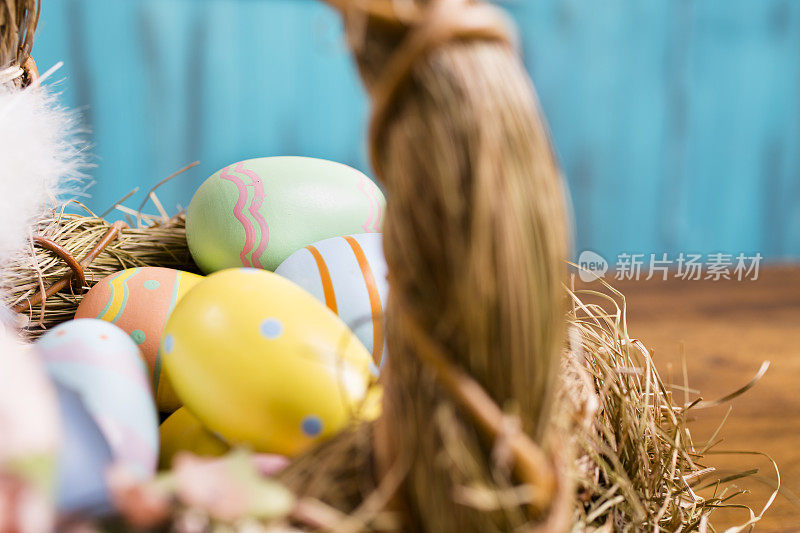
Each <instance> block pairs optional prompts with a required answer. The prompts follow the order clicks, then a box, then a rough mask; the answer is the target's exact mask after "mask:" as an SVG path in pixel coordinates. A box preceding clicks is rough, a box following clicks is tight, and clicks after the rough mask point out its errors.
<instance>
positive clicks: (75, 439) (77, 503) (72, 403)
mask: <svg viewBox="0 0 800 533" xmlns="http://www.w3.org/2000/svg"><path fill="white" fill-rule="evenodd" d="M55 385H56V390H57V393H58V405H59V408H60V411H61V433H62V435H63V437H62V443H61V451H60V453H59V455H58V468H57V471H58V475H57V483H56V501H57V505H58V509H59V511H60V512H62V513H66V514H83V515H86V514H92V515H98V514H104V513H106V512H108V511H110V510H111V501H110V498H109V493H108V486H107V484H106V478H105V472H106V469H107V468H108V467H109V466H111V461H112V456H111V448H109V446H108V443H107V442H106V439H105V437H104V436H103V433H102V432H101V431H100V428H98V427H97V424H96V423H95V421H94V419H93V418H92V416H91V415H90V414H89V412H88V411H87V410H86V406H85V405H84V404H83V400H81V397H80V396H79V395H78V393H76V392H73V391H72V390H70V389H69V388H67V387H65V386H64V385H61V384H59V383H56V384H55Z"/></svg>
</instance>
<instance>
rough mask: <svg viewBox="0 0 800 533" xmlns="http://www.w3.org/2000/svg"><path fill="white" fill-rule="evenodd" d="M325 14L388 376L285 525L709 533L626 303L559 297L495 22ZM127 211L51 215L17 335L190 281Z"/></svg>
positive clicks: (299, 488) (179, 234) (19, 282)
mask: <svg viewBox="0 0 800 533" xmlns="http://www.w3.org/2000/svg"><path fill="white" fill-rule="evenodd" d="M329 3H331V4H333V5H334V7H337V8H338V9H340V10H341V11H342V14H343V16H344V19H345V25H346V29H347V35H348V39H349V43H350V45H351V47H352V48H353V51H354V54H355V58H356V60H357V62H358V66H359V69H360V71H361V74H362V77H363V79H364V82H365V85H366V87H367V90H368V91H369V94H370V97H371V100H372V103H373V115H372V123H371V127H370V153H371V156H372V163H373V168H374V169H375V172H376V175H377V177H378V178H379V180H380V181H381V183H382V185H383V186H384V188H385V191H386V193H387V198H388V204H387V216H386V220H385V226H384V248H385V254H386V258H387V264H388V269H389V283H390V298H389V304H388V306H387V309H386V316H385V321H386V329H387V347H388V353H390V354H391V357H390V358H389V360H388V363H387V366H386V368H385V370H384V371H383V373H382V376H381V381H382V384H383V388H384V400H383V411H382V415H381V416H380V417H379V419H378V420H377V421H375V422H372V423H364V424H360V425H357V426H355V427H352V428H350V429H348V430H347V431H345V432H344V433H342V434H340V435H338V436H336V437H334V438H332V439H331V440H329V441H328V442H326V443H324V444H322V445H321V446H319V447H318V448H316V449H313V450H311V451H310V452H308V453H306V454H305V455H303V456H301V457H299V458H297V459H295V460H294V462H293V463H292V465H290V466H289V467H288V468H287V469H286V470H285V471H284V472H282V473H281V474H280V475H279V479H280V480H281V481H282V482H283V483H285V484H286V485H287V486H288V487H289V488H290V489H292V490H293V491H294V493H295V495H296V496H297V502H298V505H297V506H296V509H295V510H294V511H293V512H292V514H291V515H290V516H287V517H284V518H283V519H282V522H281V524H282V526H286V527H291V528H296V529H303V530H306V529H314V530H317V529H319V530H329V531H364V530H379V531H396V530H400V531H437V532H438V531H454V532H456V531H459V532H461V531H480V532H488V531H512V530H534V531H567V530H572V531H660V530H664V531H693V530H697V531H707V530H708V531H710V530H713V528H712V527H711V524H710V517H711V514H712V512H713V511H715V510H716V509H718V508H720V507H725V506H727V505H731V504H730V498H731V496H733V495H735V491H732V490H731V489H726V488H725V486H726V480H725V479H720V477H719V475H717V474H716V473H715V471H714V469H713V468H712V467H709V466H708V465H706V464H705V463H704V456H705V455H706V454H707V453H708V452H709V448H710V443H709V444H706V443H703V444H695V443H693V442H692V439H691V436H690V433H689V431H688V428H687V420H688V417H689V413H690V411H691V409H694V408H697V407H698V406H702V405H698V404H697V402H688V403H681V404H678V403H676V401H675V399H674V398H673V395H672V393H671V387H670V385H669V384H667V383H665V382H664V381H663V380H662V379H661V377H660V376H659V374H658V372H657V370H656V367H655V365H654V363H653V360H652V358H651V354H650V353H649V351H648V350H647V349H646V348H645V347H644V346H643V345H642V343H641V342H639V341H637V340H635V339H632V338H631V337H629V335H628V331H627V326H626V321H625V320H626V308H625V304H624V298H623V297H622V295H621V294H619V293H617V292H615V291H614V290H613V289H611V288H610V287H608V286H607V285H605V284H604V283H603V282H602V281H598V282H597V283H598V284H601V285H602V286H601V287H600V288H599V289H598V290H588V289H583V290H575V289H574V288H572V287H571V286H570V283H569V277H568V269H567V264H566V262H565V257H567V254H568V250H569V242H568V236H569V229H568V228H569V225H568V221H567V216H566V208H565V199H564V191H563V183H562V179H561V175H560V173H559V171H558V166H557V162H556V160H555V157H554V155H553V152H552V149H551V146H550V142H549V138H548V134H547V131H546V127H545V125H544V122H543V120H542V118H541V114H540V112H539V108H538V104H537V102H536V100H535V96H534V91H533V87H532V85H531V84H530V81H529V79H528V77H527V74H526V73H525V71H524V68H523V66H522V64H521V62H520V60H519V58H518V55H517V53H516V51H515V47H514V38H513V35H512V34H511V32H510V30H509V24H508V22H507V21H506V19H505V17H504V16H502V15H501V14H500V13H499V12H498V11H497V10H496V8H493V7H491V6H488V5H487V4H484V3H481V2H468V1H466V0H463V1H462V0H431V1H422V0H419V1H408V2H397V1H389V0H373V1H356V0H329ZM150 197H151V198H153V197H154V196H153V195H150ZM116 207H117V210H119V209H122V210H125V209H126V208H124V207H122V206H116ZM128 211H129V212H128V213H127V214H128V215H129V216H130V219H129V221H128V222H127V223H126V224H122V223H120V222H116V223H113V224H112V223H110V222H108V221H106V220H105V219H104V218H103V217H99V216H95V215H93V214H91V213H84V214H75V213H74V212H71V213H67V212H66V211H65V210H63V209H60V210H55V211H53V213H52V214H51V215H49V216H47V217H46V218H44V219H43V220H42V221H40V223H39V224H38V227H36V228H34V232H33V235H34V236H35V238H34V237H32V238H31V247H30V253H29V254H27V255H25V256H22V257H20V258H19V260H17V261H16V262H15V263H13V264H12V265H10V266H9V267H8V268H7V269H6V270H4V271H3V272H2V273H0V279H2V280H3V281H4V282H5V284H6V285H7V287H8V291H9V292H8V293H7V296H6V300H5V302H4V303H5V304H7V305H8V306H9V307H12V308H14V309H15V310H16V311H18V313H19V316H20V325H21V327H22V328H23V330H24V331H25V332H26V333H27V334H28V335H29V336H30V337H35V336H36V335H38V334H39V333H40V332H41V331H43V330H44V329H47V328H49V327H52V326H53V325H55V324H57V323H60V322H62V321H64V320H67V319H69V318H71V317H72V314H74V311H75V309H76V307H77V305H78V304H79V302H80V299H81V297H82V294H83V293H84V292H85V291H86V290H87V289H88V288H90V287H91V286H92V285H93V284H94V283H95V282H97V281H98V280H99V279H100V278H102V277H103V276H105V275H107V274H110V273H111V272H114V271H117V270H120V269H123V268H128V267H132V266H161V267H171V268H177V269H181V270H196V267H195V266H194V264H193V263H192V261H191V256H190V254H189V252H188V249H187V245H186V240H185V231H184V218H183V216H182V215H181V214H179V215H176V216H174V217H167V216H165V215H164V214H163V213H162V214H161V215H159V216H148V215H143V214H142V213H141V209H140V210H138V211H131V210H128ZM65 258H66V259H65ZM54 287H55V288H58V289H59V290H58V291H55V292H54V291H53V288H54ZM48 293H53V294H51V295H50V296H49V297H48V296H47V295H48ZM37 294H38V295H43V296H44V298H43V299H41V300H40V298H39V297H38V296H37ZM584 300H586V301H584ZM731 479H733V478H732V477H730V476H728V481H729V480H731ZM769 503H771V499H770V501H769V502H767V505H766V506H765V508H764V509H763V510H761V511H760V512H758V513H756V512H751V514H750V519H749V520H747V521H746V524H743V525H742V526H741V527H739V528H734V531H738V530H743V529H746V528H748V527H750V526H751V525H752V524H754V523H756V522H757V521H758V520H759V519H760V517H761V515H762V514H763V512H764V510H766V507H768V506H769Z"/></svg>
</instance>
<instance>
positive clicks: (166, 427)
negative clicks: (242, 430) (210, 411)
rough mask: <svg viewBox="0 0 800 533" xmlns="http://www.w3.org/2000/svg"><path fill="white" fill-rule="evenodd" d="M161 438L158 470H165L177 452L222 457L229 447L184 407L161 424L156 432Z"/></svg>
mask: <svg viewBox="0 0 800 533" xmlns="http://www.w3.org/2000/svg"><path fill="white" fill-rule="evenodd" d="M158 433H159V435H160V437H161V452H160V454H159V457H158V466H159V468H163V469H167V468H169V467H170V465H172V458H173V457H175V455H176V454H177V453H178V452H181V451H189V452H192V453H195V454H197V455H210V456H214V457H217V456H220V455H224V454H225V453H226V452H227V451H228V450H229V449H230V446H228V444H227V443H226V442H225V441H224V440H222V439H221V438H220V437H219V436H218V435H215V434H214V433H213V432H211V431H209V430H207V429H206V428H205V427H204V426H203V424H201V423H200V421H199V420H198V419H197V417H195V416H194V415H193V414H192V413H191V412H190V411H189V410H188V409H187V408H186V407H181V408H180V409H178V410H177V411H175V412H174V413H172V414H171V415H170V416H169V418H167V419H166V420H164V422H162V424H161V427H160V428H159V430H158Z"/></svg>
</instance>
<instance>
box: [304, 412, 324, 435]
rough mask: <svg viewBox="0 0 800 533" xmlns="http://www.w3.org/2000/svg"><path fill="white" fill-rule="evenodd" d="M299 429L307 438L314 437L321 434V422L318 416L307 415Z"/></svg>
mask: <svg viewBox="0 0 800 533" xmlns="http://www.w3.org/2000/svg"><path fill="white" fill-rule="evenodd" d="M300 429H302V430H303V433H305V434H306V435H308V436H309V437H316V436H317V435H319V434H320V433H322V420H320V419H319V417H318V416H315V415H308V416H307V417H305V418H304V419H303V421H302V422H301V423H300Z"/></svg>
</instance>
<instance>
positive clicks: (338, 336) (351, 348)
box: [162, 268, 373, 456]
mask: <svg viewBox="0 0 800 533" xmlns="http://www.w3.org/2000/svg"><path fill="white" fill-rule="evenodd" d="M162 352H163V353H164V365H165V366H166V369H167V373H168V375H169V377H170V380H171V381H172V384H173V385H174V387H175V390H176V391H177V392H178V395H179V396H180V397H181V398H182V399H183V400H184V404H185V405H186V407H188V408H189V409H190V410H191V411H192V413H194V414H195V415H197V418H198V419H199V420H200V421H201V422H202V423H203V425H204V426H205V427H207V428H209V429H210V430H212V431H215V432H217V433H219V434H220V435H222V437H223V438H224V439H225V440H226V441H227V442H229V443H230V444H232V445H233V444H241V445H247V446H250V447H252V448H253V449H255V451H257V452H264V453H277V454H281V455H289V456H292V455H296V454H298V453H300V452H302V451H303V450H306V449H307V448H308V447H309V446H311V445H312V444H314V443H316V442H319V441H321V440H323V439H325V438H327V437H330V436H331V435H333V434H334V433H336V432H337V431H339V430H340V429H342V428H343V427H345V425H346V424H348V423H349V422H350V421H351V420H352V418H353V417H354V416H358V414H359V411H360V409H361V406H362V403H363V402H364V401H365V398H366V397H367V393H368V390H369V387H370V385H371V382H372V379H373V378H372V376H371V375H370V371H369V365H370V355H369V352H367V350H366V348H364V346H363V345H362V344H361V343H360V342H359V340H358V339H357V338H356V337H355V335H354V334H353V333H352V332H351V331H350V330H349V329H348V328H347V326H346V325H345V324H344V323H343V322H342V321H341V320H340V319H339V317H337V316H336V315H335V314H333V313H332V312H331V311H330V310H329V309H327V308H326V307H325V306H324V305H323V304H322V303H320V302H319V301H317V300H316V299H315V298H314V297H313V296H311V295H310V294H309V293H307V292H306V291H304V290H303V289H301V288H300V287H298V286H297V285H295V284H294V283H292V282H291V281H289V280H287V279H285V278H283V277H281V276H278V275H277V274H273V273H271V272H267V271H264V270H258V269H253V268H245V269H241V268H240V269H231V270H225V271H222V272H218V273H216V274H212V275H211V276H208V277H207V278H206V279H205V280H203V281H202V282H200V283H198V284H197V286H195V288H194V289H192V291H191V292H190V293H189V294H187V295H186V296H185V297H184V299H183V300H181V301H180V302H179V303H178V305H177V306H176V307H175V310H174V311H173V313H172V315H171V316H170V318H169V320H168V321H167V327H166V329H165V332H164V339H163V340H162Z"/></svg>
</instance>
